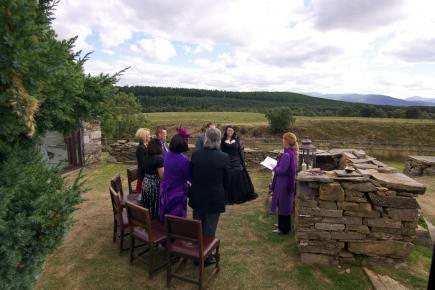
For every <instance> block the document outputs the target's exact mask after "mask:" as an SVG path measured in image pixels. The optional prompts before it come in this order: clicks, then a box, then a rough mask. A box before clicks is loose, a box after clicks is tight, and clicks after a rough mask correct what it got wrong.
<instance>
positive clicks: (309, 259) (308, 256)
mask: <svg viewBox="0 0 435 290" xmlns="http://www.w3.org/2000/svg"><path fill="white" fill-rule="evenodd" d="M333 261H334V257H333V256H329V255H322V254H312V253H301V262H302V264H305V265H330V264H331V263H332V262H333Z"/></svg>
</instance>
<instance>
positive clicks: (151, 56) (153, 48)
mask: <svg viewBox="0 0 435 290" xmlns="http://www.w3.org/2000/svg"><path fill="white" fill-rule="evenodd" d="M138 46H139V47H137V46H136V45H132V46H130V49H131V50H133V51H134V50H136V52H138V51H139V53H140V54H141V55H142V56H143V57H144V59H146V60H149V61H157V62H165V61H168V60H169V59H171V58H172V57H174V56H176V55H177V51H176V50H175V47H174V46H173V45H172V43H171V42H170V41H169V40H167V39H162V38H154V39H150V38H144V39H142V40H140V41H139V42H138Z"/></svg>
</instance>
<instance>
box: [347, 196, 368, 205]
mask: <svg viewBox="0 0 435 290" xmlns="http://www.w3.org/2000/svg"><path fill="white" fill-rule="evenodd" d="M344 200H345V201H350V202H359V203H364V202H368V200H367V198H365V197H353V196H348V195H346V197H345V198H344Z"/></svg>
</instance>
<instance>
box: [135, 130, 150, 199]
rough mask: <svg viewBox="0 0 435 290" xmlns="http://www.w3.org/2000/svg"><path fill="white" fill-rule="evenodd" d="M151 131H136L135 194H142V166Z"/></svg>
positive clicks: (143, 172)
mask: <svg viewBox="0 0 435 290" xmlns="http://www.w3.org/2000/svg"><path fill="white" fill-rule="evenodd" d="M150 135H151V131H150V130H149V129H147V128H139V129H137V131H136V135H135V138H136V140H137V141H139V145H138V146H137V149H136V161H137V183H136V192H142V181H143V178H144V176H145V170H144V164H145V156H146V155H147V145H148V142H149V141H150Z"/></svg>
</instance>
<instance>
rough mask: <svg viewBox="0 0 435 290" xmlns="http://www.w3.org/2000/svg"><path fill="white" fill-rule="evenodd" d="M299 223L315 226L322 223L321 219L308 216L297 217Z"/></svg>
mask: <svg viewBox="0 0 435 290" xmlns="http://www.w3.org/2000/svg"><path fill="white" fill-rule="evenodd" d="M296 219H297V223H303V224H311V223H312V224H314V223H318V222H320V221H322V218H321V217H315V216H307V215H298V216H296Z"/></svg>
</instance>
